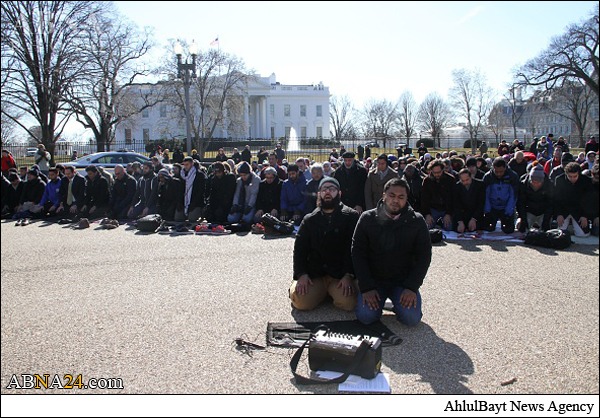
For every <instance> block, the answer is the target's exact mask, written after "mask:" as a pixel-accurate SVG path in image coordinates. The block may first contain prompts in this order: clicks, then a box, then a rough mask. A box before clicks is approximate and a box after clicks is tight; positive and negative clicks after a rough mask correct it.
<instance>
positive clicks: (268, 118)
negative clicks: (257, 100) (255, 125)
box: [265, 97, 271, 139]
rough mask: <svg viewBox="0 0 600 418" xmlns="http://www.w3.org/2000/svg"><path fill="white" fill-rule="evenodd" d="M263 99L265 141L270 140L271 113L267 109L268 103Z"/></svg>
mask: <svg viewBox="0 0 600 418" xmlns="http://www.w3.org/2000/svg"><path fill="white" fill-rule="evenodd" d="M267 102H268V100H267V98H266V97H265V126H266V139H271V111H270V109H269V106H268V105H269V103H267Z"/></svg>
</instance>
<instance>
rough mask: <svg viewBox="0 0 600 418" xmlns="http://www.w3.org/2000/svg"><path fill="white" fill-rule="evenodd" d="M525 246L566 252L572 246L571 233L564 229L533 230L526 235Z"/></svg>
mask: <svg viewBox="0 0 600 418" xmlns="http://www.w3.org/2000/svg"><path fill="white" fill-rule="evenodd" d="M525 244H527V245H533V246H535V247H544V248H553V249H555V250H564V249H565V248H568V247H569V246H570V245H571V234H570V233H569V231H563V230H562V229H549V230H548V231H541V230H539V229H534V228H532V229H530V230H529V231H527V233H526V234H525Z"/></svg>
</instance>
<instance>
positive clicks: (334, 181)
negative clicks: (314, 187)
mask: <svg viewBox="0 0 600 418" xmlns="http://www.w3.org/2000/svg"><path fill="white" fill-rule="evenodd" d="M327 183H331V184H333V185H334V186H335V187H337V189H338V190H339V189H340V182H339V181H337V179H335V178H333V177H323V179H322V180H321V182H320V183H319V190H321V188H322V187H323V186H324V185H325V184H327Z"/></svg>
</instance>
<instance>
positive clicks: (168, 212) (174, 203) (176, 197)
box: [153, 168, 185, 222]
mask: <svg viewBox="0 0 600 418" xmlns="http://www.w3.org/2000/svg"><path fill="white" fill-rule="evenodd" d="M156 177H157V179H158V180H157V181H158V186H157V189H158V190H157V192H156V213H158V214H159V215H160V216H161V217H162V218H163V219H164V220H165V221H168V222H172V221H175V222H181V221H184V220H185V215H184V211H183V200H184V199H183V195H184V193H185V183H184V181H183V180H182V179H180V178H177V177H174V176H172V175H171V173H170V172H169V170H167V169H166V168H163V169H161V170H160V171H159V172H158V175H157V176H156ZM153 213H154V212H153Z"/></svg>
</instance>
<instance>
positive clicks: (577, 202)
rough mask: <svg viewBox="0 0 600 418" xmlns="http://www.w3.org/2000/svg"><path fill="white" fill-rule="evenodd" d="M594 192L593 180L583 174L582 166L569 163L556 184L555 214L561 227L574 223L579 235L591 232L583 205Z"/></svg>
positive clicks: (574, 228) (564, 227) (575, 230)
mask: <svg viewBox="0 0 600 418" xmlns="http://www.w3.org/2000/svg"><path fill="white" fill-rule="evenodd" d="M591 193H593V188H592V181H591V179H590V178H589V177H587V176H583V175H582V174H581V166H580V165H579V164H577V163H576V162H572V163H569V164H567V166H566V167H565V172H564V174H561V175H560V176H558V177H557V178H556V182H555V186H554V214H555V215H556V222H557V224H558V227H559V228H560V229H563V230H565V229H567V228H568V227H569V224H572V225H573V232H574V233H575V235H576V236H578V237H583V236H588V235H589V234H590V224H589V221H588V218H587V216H586V214H587V213H586V208H585V207H584V205H583V202H585V201H586V200H587V199H588V196H589V195H590V194H591Z"/></svg>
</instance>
